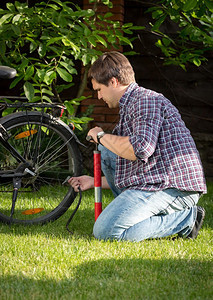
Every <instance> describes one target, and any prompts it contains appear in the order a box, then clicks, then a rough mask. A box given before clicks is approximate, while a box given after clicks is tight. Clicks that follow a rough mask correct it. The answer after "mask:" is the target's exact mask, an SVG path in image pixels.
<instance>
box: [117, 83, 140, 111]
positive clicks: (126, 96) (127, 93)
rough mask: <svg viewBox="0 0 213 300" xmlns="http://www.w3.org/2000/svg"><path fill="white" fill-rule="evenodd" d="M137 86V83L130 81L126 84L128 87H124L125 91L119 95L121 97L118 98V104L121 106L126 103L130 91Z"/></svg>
mask: <svg viewBox="0 0 213 300" xmlns="http://www.w3.org/2000/svg"><path fill="white" fill-rule="evenodd" d="M136 87H138V84H137V83H136V82H132V83H130V85H129V86H128V88H127V89H126V91H125V93H124V94H123V96H122V97H121V99H120V100H119V106H120V107H122V106H124V105H125V104H127V101H128V98H129V96H130V94H131V93H132V91H133V90H134V89H135V88H136Z"/></svg>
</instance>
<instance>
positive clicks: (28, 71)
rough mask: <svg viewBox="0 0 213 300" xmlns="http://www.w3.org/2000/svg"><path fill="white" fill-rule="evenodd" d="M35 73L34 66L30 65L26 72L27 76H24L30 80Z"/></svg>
mask: <svg viewBox="0 0 213 300" xmlns="http://www.w3.org/2000/svg"><path fill="white" fill-rule="evenodd" d="M33 74H34V66H32V65H31V66H29V67H28V68H27V70H26V73H25V76H24V80H26V81H27V80H29V79H31V77H32V76H33Z"/></svg>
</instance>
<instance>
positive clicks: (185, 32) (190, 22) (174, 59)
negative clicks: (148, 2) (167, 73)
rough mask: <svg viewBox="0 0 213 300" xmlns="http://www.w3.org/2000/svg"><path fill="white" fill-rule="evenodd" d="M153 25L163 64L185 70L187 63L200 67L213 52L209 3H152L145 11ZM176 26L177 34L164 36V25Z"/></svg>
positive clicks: (212, 9)
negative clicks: (149, 15)
mask: <svg viewBox="0 0 213 300" xmlns="http://www.w3.org/2000/svg"><path fill="white" fill-rule="evenodd" d="M148 12H149V13H151V14H152V18H153V20H154V22H152V23H151V24H150V25H151V31H152V32H154V33H155V34H157V35H158V37H159V38H158V40H157V42H156V45H157V46H158V47H159V48H160V49H161V51H162V52H163V54H164V57H165V63H166V64H175V65H178V66H181V67H182V68H184V69H185V66H186V64H187V63H193V64H194V65H196V66H200V65H201V63H202V61H205V60H206V59H207V57H208V53H209V51H212V50H213V1H212V0H161V1H160V2H156V1H153V2H152V7H150V8H149V9H148ZM168 21H169V22H170V24H171V22H172V23H173V24H174V23H175V24H176V26H177V32H176V33H175V34H174V32H168V30H167V32H165V30H164V29H165V27H164V26H162V25H163V24H164V23H165V22H168Z"/></svg>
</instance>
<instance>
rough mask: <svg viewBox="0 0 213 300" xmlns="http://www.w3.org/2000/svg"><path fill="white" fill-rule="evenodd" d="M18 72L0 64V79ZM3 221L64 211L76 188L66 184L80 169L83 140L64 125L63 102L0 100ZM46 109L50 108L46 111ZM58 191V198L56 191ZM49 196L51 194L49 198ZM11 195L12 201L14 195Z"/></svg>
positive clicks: (52, 216) (45, 218) (37, 220)
mask: <svg viewBox="0 0 213 300" xmlns="http://www.w3.org/2000/svg"><path fill="white" fill-rule="evenodd" d="M15 75H16V71H15V70H14V69H12V68H9V67H5V66H0V78H12V77H14V76H15ZM6 108H12V109H14V110H15V112H12V113H10V114H8V115H7V116H4V117H1V118H0V162H1V166H0V192H1V193H4V197H3V200H2V201H1V202H0V221H2V222H5V223H7V224H11V223H19V224H44V223H47V222H49V221H54V220H56V219H58V218H59V217H60V216H62V215H63V214H64V213H65V212H66V211H67V209H68V208H69V207H70V205H71V204H72V203H73V201H74V199H75V196H76V192H74V190H73V188H72V187H71V186H69V188H67V187H66V186H64V185H62V183H63V182H65V181H66V178H67V176H79V175H81V173H82V157H81V153H80V151H79V145H83V144H81V142H80V141H79V140H78V138H77V137H76V135H75V134H74V132H73V127H72V125H71V124H69V125H67V124H65V123H64V122H63V121H62V120H60V118H59V117H58V114H57V115H56V112H58V111H59V115H61V113H62V111H63V109H64V108H65V107H64V106H63V105H61V104H57V103H56V104H42V103H27V102H19V103H12V104H8V103H5V101H0V111H1V112H2V111H4V110H5V109H6ZM47 109H48V112H45V110H47ZM53 194H54V199H52V198H53V197H52V195H53ZM49 195H51V198H50V197H49ZM11 196H12V200H11Z"/></svg>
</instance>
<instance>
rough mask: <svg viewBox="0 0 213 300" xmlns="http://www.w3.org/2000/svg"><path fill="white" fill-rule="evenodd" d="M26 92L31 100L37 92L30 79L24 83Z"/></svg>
mask: <svg viewBox="0 0 213 300" xmlns="http://www.w3.org/2000/svg"><path fill="white" fill-rule="evenodd" d="M24 93H25V96H26V97H27V99H28V100H29V102H31V101H32V99H33V97H34V95H35V92H34V87H33V85H32V83H30V82H29V81H26V82H25V84H24Z"/></svg>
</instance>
